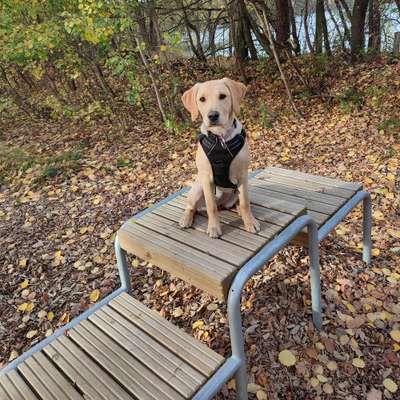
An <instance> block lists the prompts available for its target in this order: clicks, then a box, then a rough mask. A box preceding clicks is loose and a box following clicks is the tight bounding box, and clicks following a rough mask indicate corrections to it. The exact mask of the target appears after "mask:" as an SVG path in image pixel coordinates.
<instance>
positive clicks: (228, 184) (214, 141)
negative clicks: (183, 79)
mask: <svg viewBox="0 0 400 400" xmlns="http://www.w3.org/2000/svg"><path fill="white" fill-rule="evenodd" d="M245 93H246V86H245V85H243V84H242V83H240V82H236V81H233V80H231V79H228V78H223V79H219V80H212V81H208V82H204V83H196V85H194V86H193V87H192V88H191V89H189V90H187V91H186V92H185V93H184V94H183V96H182V102H183V104H184V106H185V108H186V109H187V110H188V111H189V112H190V114H191V117H192V121H195V120H196V119H197V117H198V116H199V113H200V114H201V117H202V119H203V122H202V124H201V128H200V131H201V133H200V135H199V145H198V149H197V154H196V166H197V170H198V174H197V177H196V180H195V183H194V184H193V186H192V189H191V190H190V192H189V195H188V199H187V205H186V209H185V212H184V215H183V216H182V219H181V221H180V226H181V227H183V228H188V227H190V226H191V225H192V223H193V217H194V215H195V213H196V211H197V210H199V209H200V208H202V207H204V203H205V206H206V208H207V214H208V229H207V233H208V234H209V236H210V237H213V238H216V237H219V236H221V235H222V230H221V225H220V222H219V217H218V208H228V209H229V208H232V207H233V206H235V205H236V204H237V202H238V200H239V210H240V215H241V217H242V219H243V223H244V226H245V228H246V230H247V231H249V232H253V233H254V232H257V231H259V230H260V225H259V223H258V221H257V220H256V219H255V218H254V216H253V214H252V212H251V209H250V201H249V194H248V167H249V163H250V153H249V147H248V143H247V140H246V134H245V131H244V129H243V127H242V124H241V123H240V122H239V121H238V119H237V116H238V114H239V112H240V101H241V100H242V99H243V97H244V95H245Z"/></svg>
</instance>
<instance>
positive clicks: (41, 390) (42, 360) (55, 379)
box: [18, 353, 83, 400]
mask: <svg viewBox="0 0 400 400" xmlns="http://www.w3.org/2000/svg"><path fill="white" fill-rule="evenodd" d="M18 370H19V372H20V373H21V374H22V375H23V376H24V378H25V379H26V380H27V381H28V382H29V384H30V385H31V386H32V387H33V388H34V390H35V391H36V392H37V393H38V395H39V396H40V397H41V398H42V399H43V400H53V399H54V400H58V399H66V400H67V399H71V400H82V399H83V397H82V396H81V395H80V394H79V393H78V392H77V391H76V390H75V389H74V387H73V386H72V385H71V384H70V383H69V382H68V381H67V380H66V379H65V378H64V377H63V376H62V375H61V374H60V372H59V371H58V370H57V369H56V368H55V367H54V366H52V365H51V364H50V362H49V361H48V360H47V359H46V357H45V356H44V355H43V354H42V353H35V354H34V355H33V356H31V357H29V358H28V359H27V360H26V361H25V362H24V363H23V364H20V365H19V366H18Z"/></svg>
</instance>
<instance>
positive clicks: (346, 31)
mask: <svg viewBox="0 0 400 400" xmlns="http://www.w3.org/2000/svg"><path fill="white" fill-rule="evenodd" d="M399 1H400V0H399ZM335 5H336V8H337V10H338V13H339V17H340V20H341V21H342V26H343V31H344V39H345V40H347V41H348V42H349V43H351V35H350V31H349V27H348V25H347V22H346V18H345V16H344V14H343V9H342V6H341V5H340V2H339V0H335Z"/></svg>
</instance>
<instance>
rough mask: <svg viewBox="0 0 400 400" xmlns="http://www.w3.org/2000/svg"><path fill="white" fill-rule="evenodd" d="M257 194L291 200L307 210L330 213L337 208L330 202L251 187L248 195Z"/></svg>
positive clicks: (263, 196) (262, 196) (269, 197)
mask: <svg viewBox="0 0 400 400" xmlns="http://www.w3.org/2000/svg"><path fill="white" fill-rule="evenodd" d="M252 195H257V196H260V197H261V198H268V199H271V198H273V197H275V198H279V199H282V200H285V201H287V202H291V204H299V205H301V206H302V207H306V208H307V210H312V211H317V212H320V213H322V214H327V215H331V214H332V213H334V212H335V211H336V210H337V207H336V206H332V205H330V204H326V203H321V202H319V201H314V200H308V199H304V198H301V197H296V196H292V195H289V194H284V193H277V192H274V191H272V190H268V189H264V188H260V187H251V189H250V196H252Z"/></svg>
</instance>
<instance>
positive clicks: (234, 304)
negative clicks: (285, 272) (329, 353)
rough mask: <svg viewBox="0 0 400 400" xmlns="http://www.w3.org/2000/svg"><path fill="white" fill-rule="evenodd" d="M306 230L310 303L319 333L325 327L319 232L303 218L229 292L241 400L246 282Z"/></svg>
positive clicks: (251, 264) (246, 268)
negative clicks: (242, 305) (242, 310)
mask: <svg viewBox="0 0 400 400" xmlns="http://www.w3.org/2000/svg"><path fill="white" fill-rule="evenodd" d="M305 226H307V227H308V240H309V248H310V263H311V299H312V312H313V321H314V325H315V327H316V328H317V329H321V327H322V316H321V290H320V275H319V251H318V231H317V226H316V224H315V222H314V220H313V219H312V218H311V217H310V216H309V215H304V216H302V217H300V218H298V219H297V220H296V221H294V222H293V223H292V224H291V225H289V226H288V227H287V228H286V229H284V230H283V231H282V232H281V233H280V234H279V235H278V236H277V237H276V238H275V239H274V240H273V241H271V242H270V243H268V244H267V245H265V247H264V248H263V249H261V250H260V251H259V252H258V253H257V254H256V255H255V256H254V257H253V258H252V259H251V260H250V261H248V262H247V263H246V264H245V265H244V266H243V267H242V268H241V269H240V271H239V272H238V273H237V275H236V277H235V279H234V281H233V283H232V285H231V287H230V290H229V297H228V321H229V330H230V336H231V345H232V357H234V358H237V359H239V360H241V364H240V366H239V368H238V370H237V371H236V373H235V380H236V394H237V398H238V399H239V400H247V398H248V397H247V372H246V357H245V352H244V339H243V331H242V317H241V312H240V299H241V293H242V289H243V287H244V286H245V284H246V283H247V281H248V280H249V279H250V278H251V277H252V276H253V275H254V274H255V273H256V272H258V271H259V270H260V269H261V268H262V267H263V266H264V265H265V263H266V262H267V261H268V260H269V259H270V258H271V257H273V256H274V255H275V254H276V253H277V252H278V251H280V250H281V249H282V248H283V247H284V246H286V244H287V243H289V242H290V241H291V240H292V239H293V238H294V237H295V236H296V235H297V233H298V232H300V231H301V230H302V229H303V228H304V227H305Z"/></svg>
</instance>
